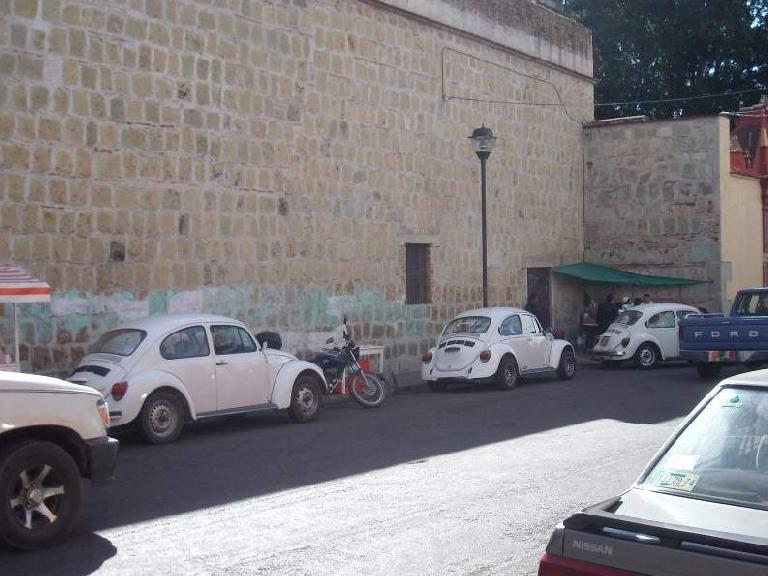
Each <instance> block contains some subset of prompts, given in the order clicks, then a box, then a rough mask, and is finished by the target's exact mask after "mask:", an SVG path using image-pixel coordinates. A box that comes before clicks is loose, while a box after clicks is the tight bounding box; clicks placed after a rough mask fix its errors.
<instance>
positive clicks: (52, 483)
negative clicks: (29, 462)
mask: <svg viewBox="0 0 768 576" xmlns="http://www.w3.org/2000/svg"><path fill="white" fill-rule="evenodd" d="M63 497H64V485H63V484H62V483H61V481H60V480H59V478H58V477H57V475H56V473H55V471H54V470H53V468H51V467H50V466H48V465H47V464H45V465H44V466H38V467H35V468H27V469H25V470H22V471H21V472H20V473H19V477H18V479H17V480H16V484H15V486H14V490H13V492H12V493H11V500H10V502H9V504H10V508H11V513H12V514H13V516H14V518H15V519H16V521H17V522H18V523H19V524H21V525H22V526H23V527H24V528H26V529H27V530H36V529H39V528H43V527H45V526H47V525H49V524H53V523H54V522H55V521H56V519H57V518H58V515H57V512H58V511H59V508H60V506H61V501H62V498H63Z"/></svg>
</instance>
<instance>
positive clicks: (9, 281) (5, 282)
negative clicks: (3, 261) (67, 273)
mask: <svg viewBox="0 0 768 576" xmlns="http://www.w3.org/2000/svg"><path fill="white" fill-rule="evenodd" d="M50 301H51V286H50V284H48V283H47V282H43V281H42V280H38V279H37V278H34V277H32V276H30V274H29V272H27V271H26V270H24V269H23V268H19V267H18V266H0V304H8V303H20V304H21V303H25V302H50Z"/></svg>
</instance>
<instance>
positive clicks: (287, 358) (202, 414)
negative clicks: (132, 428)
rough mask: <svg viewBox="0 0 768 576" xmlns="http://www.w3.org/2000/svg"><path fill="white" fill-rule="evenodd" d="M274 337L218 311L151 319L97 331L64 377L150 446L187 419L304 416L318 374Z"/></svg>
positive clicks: (318, 385)
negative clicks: (98, 397) (99, 397)
mask: <svg viewBox="0 0 768 576" xmlns="http://www.w3.org/2000/svg"><path fill="white" fill-rule="evenodd" d="M278 339H279V337H278V336H277V335H276V334H274V333H264V335H263V336H261V335H259V336H257V338H254V337H253V335H252V334H251V333H250V332H249V330H248V329H247V328H246V327H245V325H244V324H243V323H242V322H239V321H237V320H234V319H232V318H227V317H225V316H213V315H205V314H179V315H173V314H168V315H160V316H152V317H149V318H144V319H141V320H134V321H132V322H128V323H126V324H123V325H122V326H119V327H117V328H116V329H114V330H110V331H109V332H107V333H105V334H104V335H103V336H102V337H101V338H99V340H98V341H97V342H96V343H95V344H94V345H93V346H92V347H91V350H90V351H89V353H88V354H87V355H86V356H85V357H84V358H83V359H82V360H81V361H80V364H79V365H78V366H77V368H75V371H74V372H73V374H72V375H71V376H70V377H69V379H68V380H69V381H70V382H74V383H76V384H83V385H86V386H90V387H92V388H95V389H96V390H98V391H99V392H101V393H102V394H103V396H104V397H105V398H106V399H107V401H108V402H109V408H110V413H109V415H110V418H111V421H112V424H113V425H124V424H130V423H136V424H137V427H138V429H139V431H140V432H141V434H142V435H143V436H144V438H145V439H146V440H147V441H149V442H151V443H153V444H162V443H166V442H172V441H174V440H175V439H176V438H178V436H179V434H181V431H182V428H183V427H184V422H185V420H187V419H191V420H198V419H200V418H206V417H209V416H221V415H227V414H242V413H248V412H257V411H262V410H286V411H287V412H288V414H289V415H290V416H291V417H292V418H293V419H294V420H296V421H298V422H304V421H307V420H311V419H312V418H314V417H315V415H316V414H317V412H318V410H319V409H320V406H321V396H322V394H325V393H327V390H328V388H327V384H326V382H325V378H324V377H323V374H322V372H321V371H320V368H318V367H317V366H316V365H314V364H311V363H309V362H305V361H303V360H298V359H297V358H296V357H295V356H292V355H291V354H288V353H286V352H282V351H280V350H279V349H276V348H279V344H277V345H276V341H277V340H278ZM270 340H271V343H270Z"/></svg>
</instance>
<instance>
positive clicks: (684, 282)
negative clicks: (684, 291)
mask: <svg viewBox="0 0 768 576" xmlns="http://www.w3.org/2000/svg"><path fill="white" fill-rule="evenodd" d="M552 271H553V272H557V273H558V274H565V275H566V276H571V277H572V278H579V279H580V280H584V281H585V282H594V283H596V284H618V285H623V286H690V285H691V284H701V283H702V282H704V281H703V280H691V279H689V278H672V277H669V276H650V275H648V274H638V273H637V272H625V271H624V270H617V269H616V268H609V267H608V266H600V265H599V264H587V263H583V264H568V265H567V266H557V267H556V268H552Z"/></svg>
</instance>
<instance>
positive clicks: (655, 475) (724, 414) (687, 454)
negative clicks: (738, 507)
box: [642, 387, 768, 509]
mask: <svg viewBox="0 0 768 576" xmlns="http://www.w3.org/2000/svg"><path fill="white" fill-rule="evenodd" d="M642 484H643V485H645V486H648V487H651V488H655V489H661V490H665V491H672V492H676V493H684V494H686V495H689V496H692V497H696V498H701V499H704V500H713V501H726V502H732V503H737V504H748V505H750V506H756V507H760V508H766V509H768V390H758V389H748V388H733V387H728V388H723V389H722V390H721V391H720V392H718V393H717V394H716V395H715V396H714V397H713V398H712V399H711V400H710V401H709V403H708V404H707V405H706V407H705V408H704V409H703V410H702V411H701V412H700V413H699V415H698V416H696V418H695V419H694V420H693V421H692V422H691V423H690V424H689V425H688V426H687V427H686V428H685V430H683V432H682V433H681V434H680V436H678V438H677V439H676V440H675V441H674V443H673V444H672V445H671V446H670V447H669V449H668V450H667V451H666V452H665V453H664V455H663V456H662V458H661V459H660V460H659V461H658V463H657V464H656V465H655V466H654V467H653V469H652V470H651V472H650V473H649V474H648V475H647V476H646V477H645V478H644V480H643V481H642Z"/></svg>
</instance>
